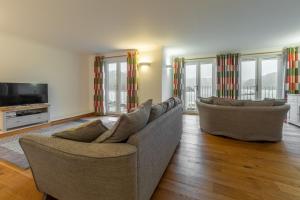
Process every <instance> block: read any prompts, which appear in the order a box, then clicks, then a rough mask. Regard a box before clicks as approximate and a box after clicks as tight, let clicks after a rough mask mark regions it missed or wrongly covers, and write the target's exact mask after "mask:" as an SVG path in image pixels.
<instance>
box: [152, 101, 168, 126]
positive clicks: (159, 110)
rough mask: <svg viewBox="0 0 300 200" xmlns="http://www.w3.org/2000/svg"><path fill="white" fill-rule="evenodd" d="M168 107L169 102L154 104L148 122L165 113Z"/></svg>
mask: <svg viewBox="0 0 300 200" xmlns="http://www.w3.org/2000/svg"><path fill="white" fill-rule="evenodd" d="M167 107H168V106H167V104H163V103H160V104H156V105H153V106H152V107H151V111H150V116H149V120H148V123H149V122H152V121H153V120H155V119H157V118H159V117H160V116H161V115H162V114H164V113H165V112H166V111H167Z"/></svg>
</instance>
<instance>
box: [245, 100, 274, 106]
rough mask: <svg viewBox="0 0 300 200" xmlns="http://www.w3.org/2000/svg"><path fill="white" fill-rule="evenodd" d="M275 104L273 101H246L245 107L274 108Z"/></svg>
mask: <svg viewBox="0 0 300 200" xmlns="http://www.w3.org/2000/svg"><path fill="white" fill-rule="evenodd" d="M273 104H274V102H273V101H251V100H248V101H245V106H256V107H260V106H273Z"/></svg>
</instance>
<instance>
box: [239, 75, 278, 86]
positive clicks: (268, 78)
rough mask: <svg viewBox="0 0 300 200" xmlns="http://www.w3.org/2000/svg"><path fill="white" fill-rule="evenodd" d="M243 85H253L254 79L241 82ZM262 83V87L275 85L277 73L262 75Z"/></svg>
mask: <svg viewBox="0 0 300 200" xmlns="http://www.w3.org/2000/svg"><path fill="white" fill-rule="evenodd" d="M242 84H243V86H244V87H249V86H254V85H255V79H249V80H247V81H245V82H243V83H242ZM262 85H263V86H264V87H277V73H276V72H273V73H270V74H266V75H264V76H263V77H262Z"/></svg>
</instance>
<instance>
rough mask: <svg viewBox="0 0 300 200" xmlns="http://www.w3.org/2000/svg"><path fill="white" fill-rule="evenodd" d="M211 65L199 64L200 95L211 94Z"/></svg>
mask: <svg viewBox="0 0 300 200" xmlns="http://www.w3.org/2000/svg"><path fill="white" fill-rule="evenodd" d="M212 75H213V65H212V64H201V65H200V96H201V97H211V96H212V83H213V77H212Z"/></svg>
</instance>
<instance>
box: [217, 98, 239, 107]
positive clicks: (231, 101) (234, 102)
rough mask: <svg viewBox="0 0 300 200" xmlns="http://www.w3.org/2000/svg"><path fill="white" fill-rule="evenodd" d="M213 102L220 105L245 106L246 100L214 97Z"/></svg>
mask: <svg viewBox="0 0 300 200" xmlns="http://www.w3.org/2000/svg"><path fill="white" fill-rule="evenodd" d="M212 99H213V104H214V105H220V106H243V105H244V101H241V100H235V99H226V98H219V97H213V98H212Z"/></svg>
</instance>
